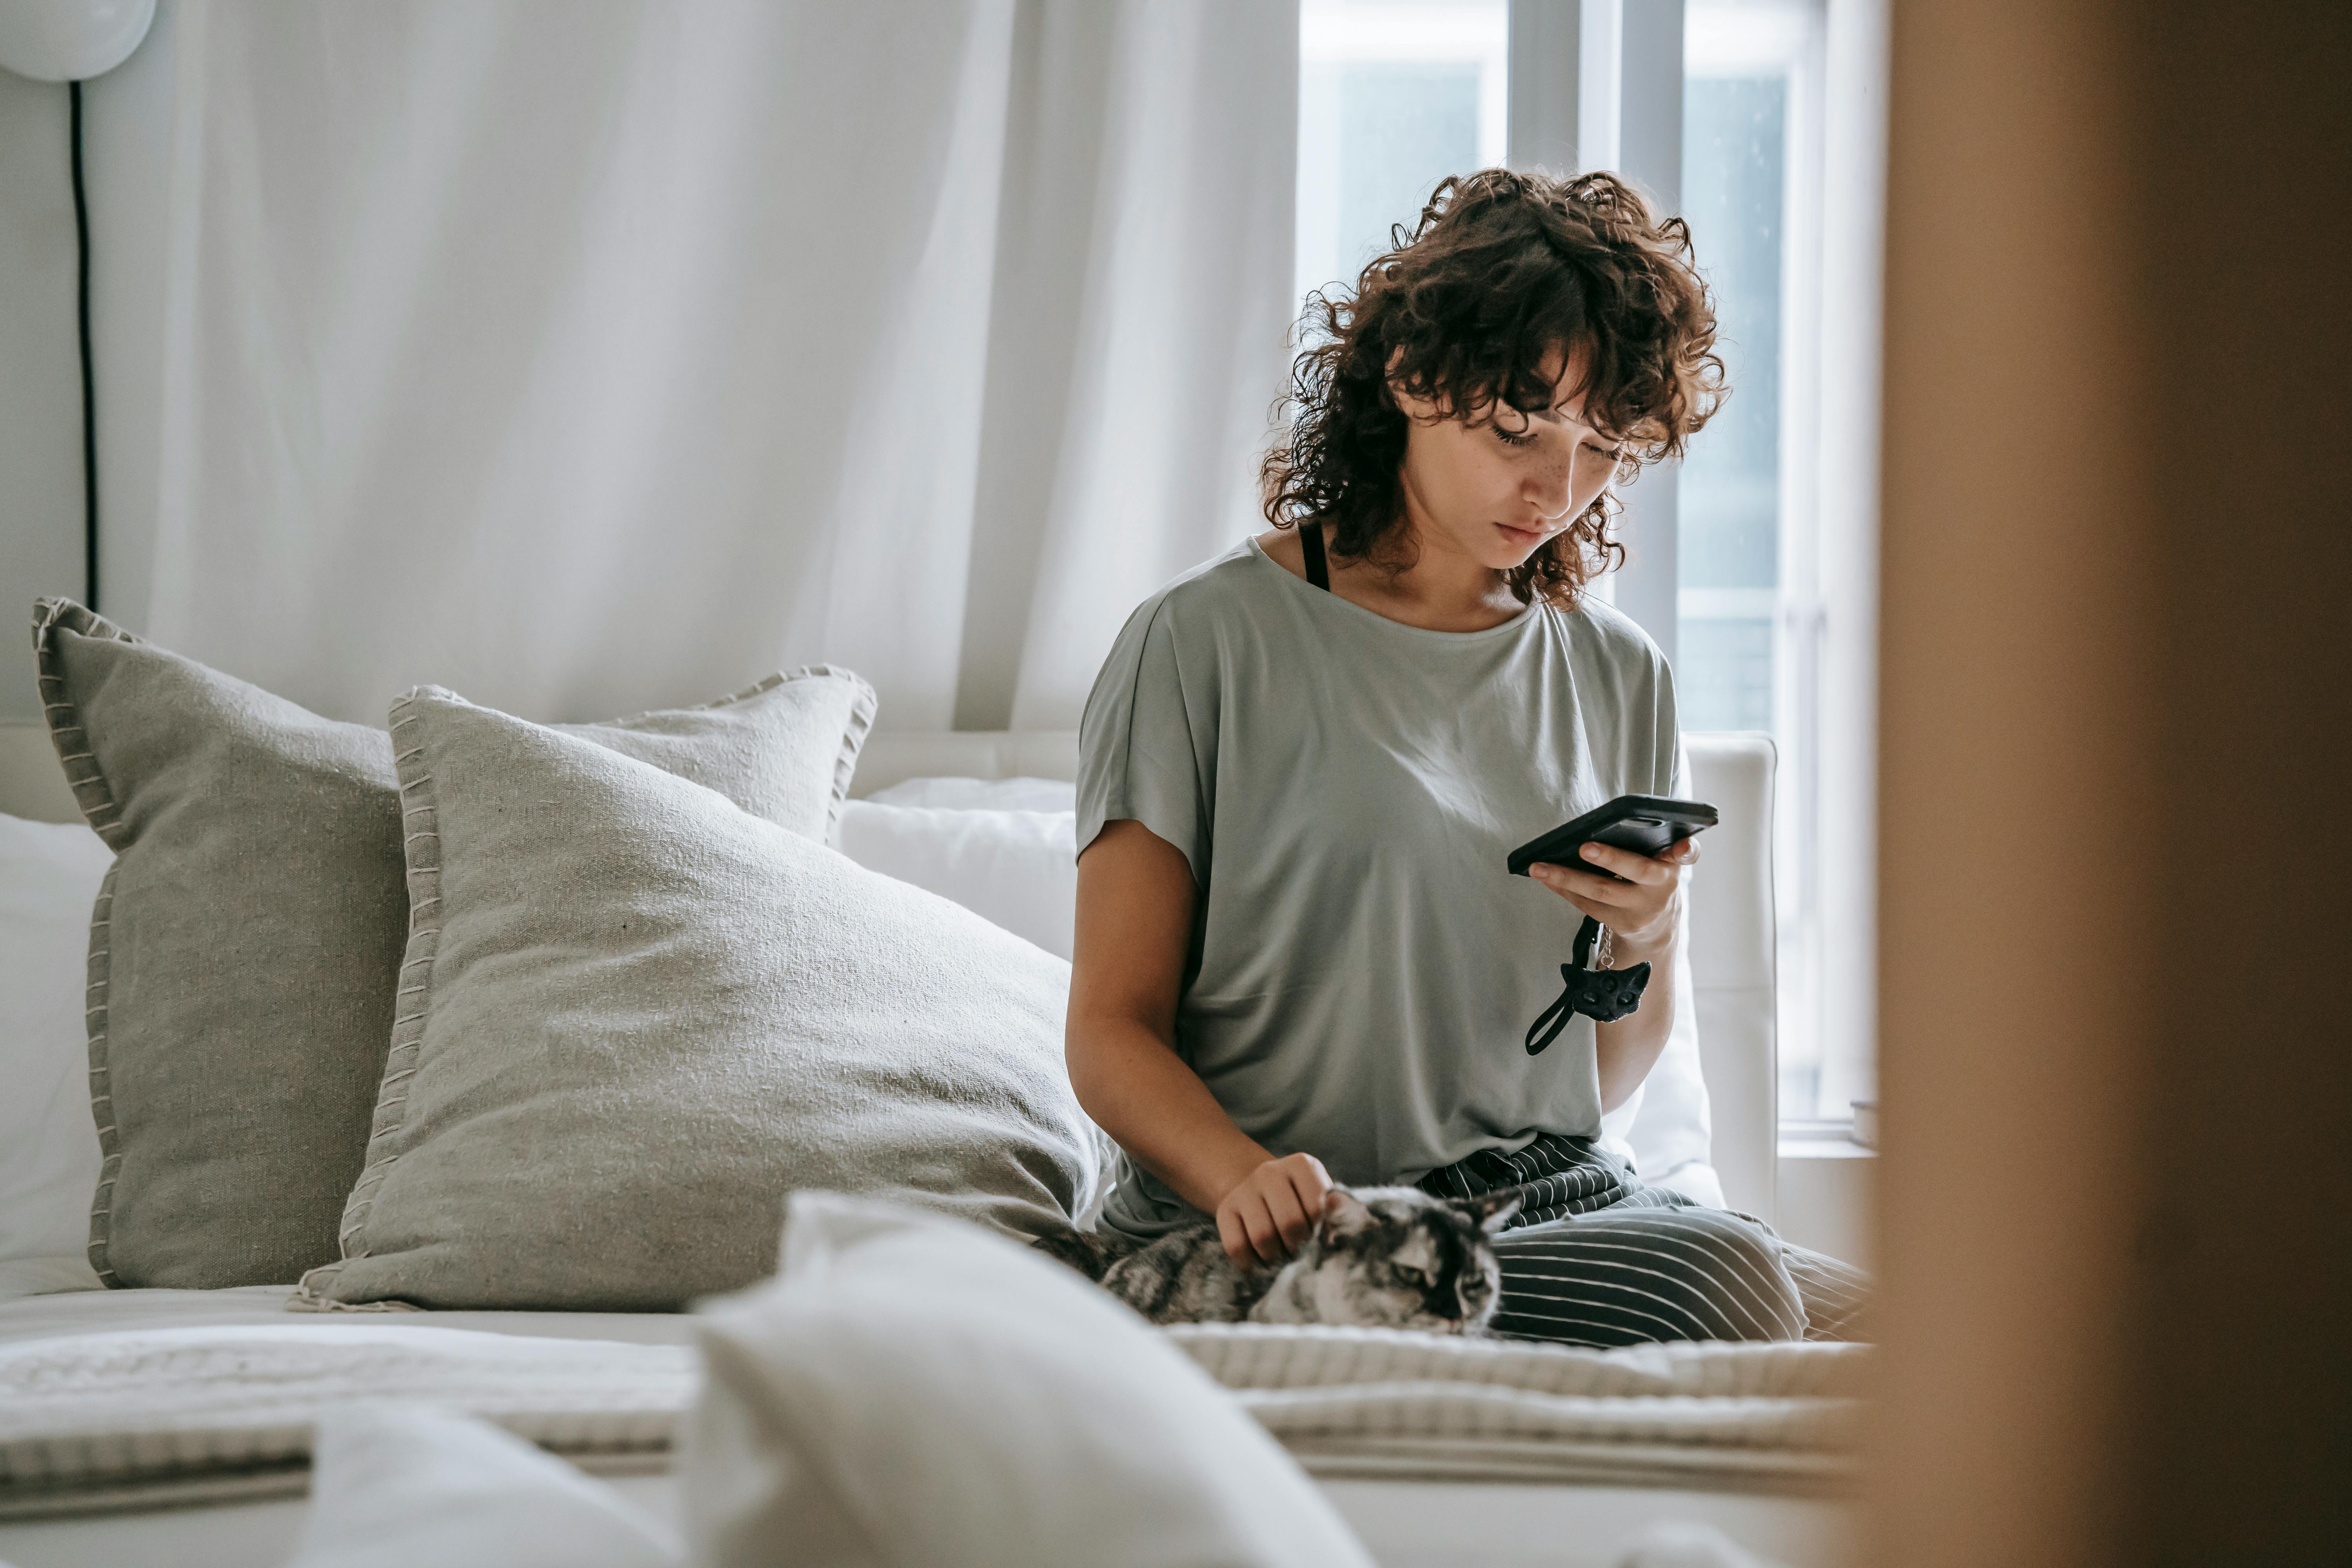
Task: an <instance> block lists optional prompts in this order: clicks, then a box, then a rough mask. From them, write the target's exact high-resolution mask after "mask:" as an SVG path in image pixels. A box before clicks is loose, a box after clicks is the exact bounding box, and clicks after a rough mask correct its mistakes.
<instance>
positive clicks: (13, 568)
mask: <svg viewBox="0 0 2352 1568" xmlns="http://www.w3.org/2000/svg"><path fill="white" fill-rule="evenodd" d="M67 112H68V110H67V100H66V89H65V87H64V86H63V85H62V84H61V83H57V82H39V81H27V80H26V79H25V78H23V77H20V76H16V75H15V74H13V73H11V72H8V71H5V70H0V624H5V626H7V628H8V629H7V631H6V632H5V639H6V640H5V641H0V650H5V651H0V719H31V718H37V717H38V716H39V714H40V710H41V709H40V700H39V698H38V696H37V692H36V689H35V687H34V684H33V659H32V653H31V643H30V639H29V637H26V634H25V631H24V629H23V628H24V625H25V623H26V620H27V618H28V617H29V616H30V614H31V610H32V601H33V598H34V596H35V595H38V594H56V593H64V594H73V595H79V594H80V593H81V590H82V485H81V371H80V362H79V353H78V351H77V349H76V347H75V342H74V336H75V328H74V266H75V251H74V216H73V186H72V183H71V176H70V173H69V168H68V138H67V131H66V124H67Z"/></svg>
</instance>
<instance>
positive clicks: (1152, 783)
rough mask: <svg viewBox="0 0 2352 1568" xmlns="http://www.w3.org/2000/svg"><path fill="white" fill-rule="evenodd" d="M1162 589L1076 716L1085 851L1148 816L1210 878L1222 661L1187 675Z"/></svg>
mask: <svg viewBox="0 0 2352 1568" xmlns="http://www.w3.org/2000/svg"><path fill="white" fill-rule="evenodd" d="M1172 619H1173V617H1172V616H1171V615H1170V614H1169V606H1168V598H1167V595H1164V594H1162V595H1157V596H1155V597H1153V598H1151V599H1150V600H1147V601H1145V603H1144V604H1143V605H1140V606H1139V608H1138V609H1137V610H1136V612H1135V614H1134V615H1132V616H1129V617H1128V621H1127V625H1126V626H1124V627H1122V628H1121V629H1120V631H1119V634H1118V641H1117V642H1115V643H1114V644H1112V645H1111V650H1110V657H1109V658H1106V659H1105V660H1103V667H1102V670H1101V673H1099V674H1098V675H1097V676H1096V677H1095V684H1094V689H1093V690H1092V691H1091V692H1089V693H1088V694H1087V706H1086V711H1085V713H1084V714H1083V716H1082V717H1081V718H1080V719H1079V721H1078V821H1077V844H1076V850H1077V853H1078V854H1081V855H1083V854H1085V853H1086V850H1087V846H1088V845H1089V844H1092V843H1093V842H1094V841H1095V837H1096V836H1097V834H1099V833H1101V832H1102V830H1103V825H1104V824H1105V823H1108V822H1118V821H1121V820H1133V821H1136V822H1140V823H1141V824H1143V826H1146V827H1148V828H1150V830H1151V832H1152V833H1154V834H1155V835H1157V836H1158V837H1160V838H1163V839H1165V840H1167V841H1168V842H1169V843H1171V844H1172V845H1174V846H1175V847H1177V848H1178V849H1179V850H1181V852H1182V853H1183V856H1184V858H1185V860H1186V861H1187V862H1188V863H1189V864H1190V865H1191V866H1192V882H1193V885H1194V886H1195V887H1197V888H1206V887H1207V886H1208V885H1209V851H1210V824H1211V822H1212V820H1213V815H1214V814H1213V804H1214V802H1213V789H1214V784H1213V780H1214V779H1215V777H1216V771H1215V770H1216V742H1217V731H1216V702H1215V691H1214V682H1215V668H1216V666H1215V660H1214V658H1213V654H1211V655H1209V656H1208V657H1205V658H1202V659H1201V660H1200V668H1198V669H1197V670H1195V671H1192V679H1190V680H1189V681H1188V679H1187V674H1188V672H1187V669H1186V659H1185V650H1184V649H1183V648H1182V647H1181V646H1180V638H1179V637H1178V636H1177V633H1176V630H1175V627H1174V626H1172V625H1171V620H1172Z"/></svg>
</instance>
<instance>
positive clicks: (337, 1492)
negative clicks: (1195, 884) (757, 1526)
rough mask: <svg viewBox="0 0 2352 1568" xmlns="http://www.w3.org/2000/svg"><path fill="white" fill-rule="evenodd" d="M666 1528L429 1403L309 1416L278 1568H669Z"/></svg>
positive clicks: (596, 1486)
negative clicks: (301, 1490) (314, 1421)
mask: <svg viewBox="0 0 2352 1568" xmlns="http://www.w3.org/2000/svg"><path fill="white" fill-rule="evenodd" d="M685 1555H686V1553H685V1552H684V1551H683V1550H682V1549H681V1548H680V1546H679V1544H678V1542H677V1538H676V1537H675V1536H674V1535H673V1534H672V1533H671V1531H669V1529H668V1527H667V1526H666V1525H664V1524H662V1523H661V1522H660V1521H657V1520H655V1519H652V1518H649V1517H648V1516H646V1514H644V1513H642V1512H640V1511H639V1510H636V1509H635V1508H634V1507H632V1506H630V1505H629V1504H628V1503H627V1502H626V1501H625V1500H623V1499H622V1498H621V1497H620V1495H619V1494H618V1493H616V1492H614V1490H613V1489H611V1488H609V1487H606V1486H604V1485H602V1484H601V1483H599V1482H597V1481H594V1480H591V1479H589V1478H588V1477H586V1476H584V1475H583V1474H581V1473H580V1471H578V1470H577V1469H574V1468H572V1466H570V1465H568V1464H566V1463H564V1461H562V1459H559V1458H555V1457H554V1456H553V1455H551V1454H544V1453H541V1451H540V1450H539V1449H537V1448H535V1447H532V1446H531V1445H530V1444H529V1443H526V1442H524V1441H523V1440H522V1439H521V1438H520V1437H517V1436H514V1435H513V1434H511V1433H509V1432H504V1431H501V1430H500V1429H499V1428H498V1427H496V1426H490V1425H489V1424H488V1422H484V1421H477V1420H475V1419H474V1418H473V1417H472V1416H469V1415H457V1414H456V1413H455V1412H453V1411H447V1410H439V1409H436V1408H434V1407H433V1406H431V1405H405V1404H353V1405H343V1406H341V1407H340V1408H337V1409H333V1410H330V1411H328V1412H327V1413H326V1414H325V1415H321V1416H320V1418H319V1426H318V1436H317V1437H316V1439H315V1440H314V1441H313V1443H312V1445H311V1451H310V1515H309V1517H308V1519H306V1520H305V1521H304V1522H303V1527H302V1539H301V1542H300V1543H299V1545H298V1546H297V1547H296V1549H295V1552H294V1556H293V1558H292V1560H291V1561H290V1562H289V1563H287V1565H286V1568H417V1565H418V1564H425V1565H427V1568H676V1565H677V1564H678V1563H681V1562H683V1561H684V1559H685Z"/></svg>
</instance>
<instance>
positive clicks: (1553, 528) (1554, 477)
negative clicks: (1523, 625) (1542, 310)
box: [1391, 351, 1618, 572]
mask: <svg viewBox="0 0 2352 1568" xmlns="http://www.w3.org/2000/svg"><path fill="white" fill-rule="evenodd" d="M1585 363H1586V356H1585V354H1584V353H1576V354H1574V355H1569V354H1565V353H1559V352H1558V351H1555V352H1554V353H1552V355H1551V356H1550V357H1549V359H1547V360H1546V362H1545V363H1544V366H1543V370H1544V374H1546V375H1547V376H1548V377H1549V379H1550V381H1551V384H1552V385H1553V386H1554V387H1555V388H1556V389H1557V391H1556V394H1555V401H1554V403H1553V405H1552V406H1551V407H1550V408H1549V409H1546V410H1543V411H1541V412H1539V413H1536V414H1522V413H1520V412H1519V411H1518V410H1517V409H1516V408H1513V407H1511V406H1510V405H1507V404H1503V403H1497V404H1496V405H1494V407H1493V408H1492V409H1490V410H1489V411H1488V412H1487V414H1486V416H1485V417H1483V418H1482V419H1480V420H1478V421H1477V422H1475V423H1473V422H1470V421H1468V420H1465V419H1462V418H1459V417H1456V416H1452V415H1450V414H1449V413H1447V411H1446V410H1445V409H1444V407H1443V406H1442V405H1439V404H1436V403H1433V402H1432V401H1430V400H1429V399H1427V398H1419V397H1412V396H1410V395H1406V394H1405V393H1403V392H1401V391H1396V390H1394V389H1393V388H1391V393H1392V395H1394V396H1395V398H1396V402H1397V406H1398V407H1399V408H1400V409H1402V410H1403V412H1404V415H1405V416H1406V418H1407V419H1408V420H1410V421H1411V424H1410V426H1409V427H1408V429H1407V432H1406V435H1405V447H1404V470H1403V476H1402V478H1403V481H1404V497H1405V516H1406V518H1407V520H1408V521H1410V522H1411V523H1412V528H1413V533H1414V536H1415V538H1416V539H1417V540H1418V541H1419V542H1420V543H1421V544H1422V545H1423V548H1424V549H1436V550H1440V551H1445V552H1453V553H1458V554H1461V555H1466V556H1468V557H1470V558H1471V559H1472V560H1475V561H1476V562H1477V563H1479V564H1480V565H1483V566H1487V567H1491V568H1493V569H1494V570H1496V571H1497V572H1507V571H1509V570H1510V569H1511V568H1513V567H1515V566H1517V565H1518V564H1519V563H1522V562H1524V561H1526V560H1527V558H1528V556H1530V555H1532V554H1534V553H1535V552H1536V550H1537V548H1538V546H1540V545H1541V544H1543V543H1544V542H1546V541H1547V540H1549V539H1550V538H1551V537H1552V535H1554V534H1556V533H1559V532H1560V531H1563V530H1565V529H1566V528H1567V527H1568V525H1569V524H1570V523H1571V522H1573V521H1576V520H1577V518H1579V517H1580V516H1581V515H1583V512H1584V509H1585V508H1587V507H1589V506H1591V504H1592V502H1593V500H1594V499H1595V498H1597V497H1598V496H1599V495H1600V494H1601V491H1602V490H1604V489H1607V488H1608V486H1609V482H1610V480H1611V479H1613V478H1614V477H1615V476H1616V473H1617V463H1618V448H1617V444H1616V443H1615V442H1613V441H1611V440H1610V439H1608V438H1607V437H1604V436H1602V435H1601V433H1600V432H1598V431H1596V430H1594V429H1593V428H1592V427H1591V426H1589V425H1587V424H1586V423H1585V422H1584V394H1583V392H1582V390H1581V388H1580V383H1581V382H1582V381H1583V379H1584V366H1585Z"/></svg>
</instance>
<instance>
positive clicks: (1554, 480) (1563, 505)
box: [1528, 463, 1576, 522]
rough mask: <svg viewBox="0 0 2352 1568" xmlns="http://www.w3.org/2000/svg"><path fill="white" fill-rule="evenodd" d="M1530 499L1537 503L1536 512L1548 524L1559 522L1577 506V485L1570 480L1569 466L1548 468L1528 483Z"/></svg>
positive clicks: (1562, 465) (1531, 478)
mask: <svg viewBox="0 0 2352 1568" xmlns="http://www.w3.org/2000/svg"><path fill="white" fill-rule="evenodd" d="M1528 500H1531V501H1533V502H1535V507H1536V510H1537V511H1538V512H1540V513H1541V514H1542V515H1543V520H1544V521H1546V522H1558V521H1559V520H1560V519H1561V518H1563V517H1566V516H1567V515H1568V512H1569V509H1570V507H1572V506H1574V505H1575V504H1576V495H1575V485H1574V484H1573V483H1572V482H1571V480H1570V469H1569V467H1568V465H1566V464H1564V463H1563V464H1561V465H1560V466H1559V467H1558V468H1546V469H1545V470H1544V471H1542V472H1541V473H1538V474H1536V475H1534V476H1532V477H1530V479H1528Z"/></svg>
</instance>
